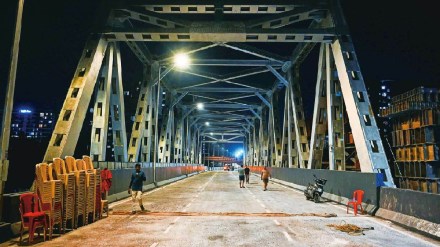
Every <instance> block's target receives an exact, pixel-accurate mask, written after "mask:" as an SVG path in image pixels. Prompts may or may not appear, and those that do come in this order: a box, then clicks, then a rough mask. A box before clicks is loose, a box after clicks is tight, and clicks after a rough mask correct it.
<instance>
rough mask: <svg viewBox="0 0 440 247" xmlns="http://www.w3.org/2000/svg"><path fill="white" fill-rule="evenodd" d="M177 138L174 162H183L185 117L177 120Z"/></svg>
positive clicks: (175, 140)
mask: <svg viewBox="0 0 440 247" xmlns="http://www.w3.org/2000/svg"><path fill="white" fill-rule="evenodd" d="M175 136H176V138H175V139H174V163H182V162H183V160H182V145H183V141H182V140H183V119H180V120H178V121H177V128H176V135H175Z"/></svg>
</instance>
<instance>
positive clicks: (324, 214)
mask: <svg viewBox="0 0 440 247" xmlns="http://www.w3.org/2000/svg"><path fill="white" fill-rule="evenodd" d="M112 214H113V215H130V214H131V212H127V211H115V212H113V213H112ZM136 215H147V216H242V217H301V216H315V217H324V218H331V217H337V215H336V214H333V213H330V214H328V213H301V214H288V213H238V212H227V213H214V212H213V213H209V212H138V213H136Z"/></svg>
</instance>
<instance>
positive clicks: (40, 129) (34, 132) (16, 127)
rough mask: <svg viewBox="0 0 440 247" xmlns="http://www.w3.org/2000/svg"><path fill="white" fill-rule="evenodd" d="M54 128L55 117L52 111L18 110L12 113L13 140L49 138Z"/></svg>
mask: <svg viewBox="0 0 440 247" xmlns="http://www.w3.org/2000/svg"><path fill="white" fill-rule="evenodd" d="M54 126H55V116H54V114H53V112H52V111H51V110H42V109H41V110H34V109H32V108H16V109H15V110H14V111H13V112H12V120H11V138H19V137H21V138H28V139H44V138H49V137H50V136H51V135H52V131H53V128H54Z"/></svg>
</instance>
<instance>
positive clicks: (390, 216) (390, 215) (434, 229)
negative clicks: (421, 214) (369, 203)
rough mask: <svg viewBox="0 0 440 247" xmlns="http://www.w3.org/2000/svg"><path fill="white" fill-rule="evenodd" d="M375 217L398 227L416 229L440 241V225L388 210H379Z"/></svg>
mask: <svg viewBox="0 0 440 247" xmlns="http://www.w3.org/2000/svg"><path fill="white" fill-rule="evenodd" d="M375 216H377V217H379V218H382V219H385V220H389V221H392V222H394V223H396V224H398V225H401V226H403V227H406V228H411V229H415V230H417V231H420V232H421V233H423V234H425V235H429V236H430V237H435V238H437V239H440V224H436V223H432V222H430V221H426V220H422V219H418V218H416V217H413V216H409V215H406V214H402V213H397V212H394V211H390V210H387V209H383V208H379V210H378V211H377V212H376V214H375Z"/></svg>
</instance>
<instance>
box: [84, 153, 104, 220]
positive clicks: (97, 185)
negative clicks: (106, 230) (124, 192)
mask: <svg viewBox="0 0 440 247" xmlns="http://www.w3.org/2000/svg"><path fill="white" fill-rule="evenodd" d="M83 160H84V162H85V164H86V168H87V170H88V171H90V172H91V173H93V174H94V175H95V202H94V204H95V213H94V215H93V221H95V219H97V218H99V219H100V218H101V214H102V207H101V203H102V202H101V200H102V195H101V170H100V169H95V167H94V166H93V161H92V159H91V158H90V156H87V155H83Z"/></svg>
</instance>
